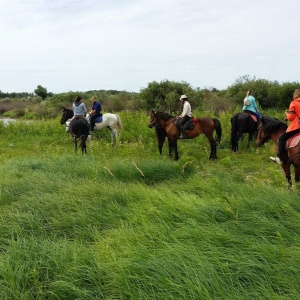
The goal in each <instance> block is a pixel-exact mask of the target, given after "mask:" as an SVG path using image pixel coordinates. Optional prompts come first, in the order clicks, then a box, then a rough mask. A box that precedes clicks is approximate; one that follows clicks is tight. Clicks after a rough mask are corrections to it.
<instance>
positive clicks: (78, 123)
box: [60, 108, 90, 154]
mask: <svg viewBox="0 0 300 300" xmlns="http://www.w3.org/2000/svg"><path fill="white" fill-rule="evenodd" d="M72 116H73V111H72ZM69 119H70V112H69V110H67V109H65V108H64V110H63V114H62V117H61V119H60V123H61V124H65V123H66V122H67V121H68V120H69ZM89 131H90V130H89V124H88V122H87V120H86V118H84V117H76V118H74V119H73V120H71V122H70V124H69V132H70V135H71V136H72V139H73V142H74V149H75V152H77V139H80V147H81V152H82V154H86V140H87V138H88V135H89Z"/></svg>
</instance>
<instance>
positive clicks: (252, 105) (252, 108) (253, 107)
mask: <svg viewBox="0 0 300 300" xmlns="http://www.w3.org/2000/svg"><path fill="white" fill-rule="evenodd" d="M248 100H249V102H250V104H249V105H244V106H243V110H250V111H252V112H254V113H255V112H257V105H256V101H255V98H254V97H253V96H248Z"/></svg>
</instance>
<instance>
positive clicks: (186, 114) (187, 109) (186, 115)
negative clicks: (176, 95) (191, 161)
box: [177, 95, 192, 139]
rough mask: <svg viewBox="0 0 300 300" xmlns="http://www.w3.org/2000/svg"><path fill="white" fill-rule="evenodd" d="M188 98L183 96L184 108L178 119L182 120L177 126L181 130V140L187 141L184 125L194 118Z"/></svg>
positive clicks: (181, 98) (181, 99)
mask: <svg viewBox="0 0 300 300" xmlns="http://www.w3.org/2000/svg"><path fill="white" fill-rule="evenodd" d="M187 99H188V98H187V96H186V95H181V97H180V99H179V100H180V101H181V104H182V106H183V108H182V113H181V115H180V116H178V118H179V119H180V120H179V121H178V123H177V126H178V127H179V129H180V136H179V138H180V139H186V134H185V131H184V124H185V123H186V122H187V121H188V120H190V119H191V118H192V108H191V104H190V103H189V102H188V101H187Z"/></svg>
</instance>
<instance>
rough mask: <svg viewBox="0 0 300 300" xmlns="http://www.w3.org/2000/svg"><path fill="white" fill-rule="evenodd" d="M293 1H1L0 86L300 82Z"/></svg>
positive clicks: (30, 88)
mask: <svg viewBox="0 0 300 300" xmlns="http://www.w3.org/2000/svg"><path fill="white" fill-rule="evenodd" d="M298 6H299V5H298V2H297V1H296V0H287V1H284V2H282V3H281V2H278V3H277V2H273V1H271V0H260V1H258V0H257V1H252V2H251V3H244V2H242V1H233V0H225V1H221V0H216V1H208V0H200V1H184V2H183V1H179V0H174V1H171V0H161V1H158V0H153V1H148V0H140V1H134V0H132V1H128V0H117V1H113V0H111V1H108V0H107V1H96V0H86V1H78V0H65V1H58V0H54V1H46V0H31V1H20V0H10V1H4V0H0V7H1V10H0V43H1V47H0V65H1V73H0V83H1V86H0V90H2V91H4V92H13V91H14V92H18V91H29V92H32V91H33V90H34V88H35V87H36V86H37V85H38V84H41V85H43V86H45V87H47V89H48V90H49V91H52V92H64V91H69V90H82V91H83V90H89V89H118V90H127V91H139V89H140V88H142V87H146V86H147V84H148V83H149V82H150V81H153V80H156V81H161V80H164V79H169V80H176V81H182V80H183V81H187V82H189V83H190V84H191V85H192V86H195V87H196V86H197V87H205V86H214V87H216V88H226V87H227V86H228V85H230V84H232V83H233V82H234V81H235V80H236V79H237V78H238V77H239V76H241V75H245V74H249V75H250V76H256V77H257V78H264V79H268V80H278V81H298V77H297V76H298V73H297V71H296V68H295V67H294V66H296V65H299V63H300V58H299V55H298V52H297V51H298V50H297V49H298V46H299V40H298V39H297V38H298V32H297V31H298V26H297V25H298V24H297V15H296V14H297V9H298Z"/></svg>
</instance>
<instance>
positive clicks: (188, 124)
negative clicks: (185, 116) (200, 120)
mask: <svg viewBox="0 0 300 300" xmlns="http://www.w3.org/2000/svg"><path fill="white" fill-rule="evenodd" d="M195 124H196V118H194V117H192V118H191V119H189V120H188V121H187V122H186V123H185V124H184V125H183V128H184V130H192V129H194V125H195Z"/></svg>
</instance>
